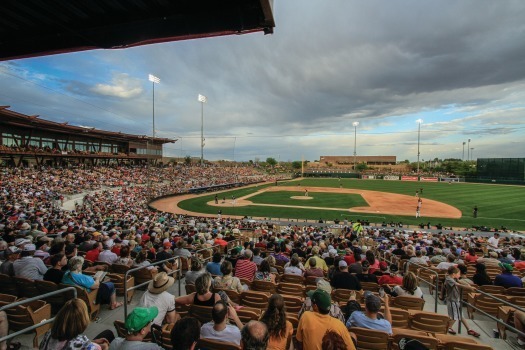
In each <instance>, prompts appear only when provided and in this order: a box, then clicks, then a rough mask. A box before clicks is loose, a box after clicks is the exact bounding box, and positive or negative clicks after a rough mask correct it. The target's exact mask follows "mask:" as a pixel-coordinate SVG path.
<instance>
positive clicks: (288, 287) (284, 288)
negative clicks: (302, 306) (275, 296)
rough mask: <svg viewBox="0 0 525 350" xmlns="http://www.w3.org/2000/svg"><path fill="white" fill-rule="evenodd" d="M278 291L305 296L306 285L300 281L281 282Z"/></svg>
mask: <svg viewBox="0 0 525 350" xmlns="http://www.w3.org/2000/svg"><path fill="white" fill-rule="evenodd" d="M277 293H279V294H288V295H295V296H298V297H303V296H304V286H303V285H302V284H298V283H287V282H280V283H279V284H278V285H277Z"/></svg>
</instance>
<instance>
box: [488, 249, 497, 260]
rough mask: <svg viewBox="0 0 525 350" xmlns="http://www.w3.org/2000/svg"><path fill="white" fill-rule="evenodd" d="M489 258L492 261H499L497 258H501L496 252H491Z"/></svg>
mask: <svg viewBox="0 0 525 350" xmlns="http://www.w3.org/2000/svg"><path fill="white" fill-rule="evenodd" d="M489 256H490V257H491V258H492V259H497V258H499V254H498V252H495V251H491V252H490V253H489Z"/></svg>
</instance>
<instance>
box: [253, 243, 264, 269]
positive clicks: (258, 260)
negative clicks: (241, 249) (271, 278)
mask: <svg viewBox="0 0 525 350" xmlns="http://www.w3.org/2000/svg"><path fill="white" fill-rule="evenodd" d="M255 246H257V245H255ZM263 260H264V259H263V258H262V257H261V248H255V249H254V250H253V262H254V263H255V265H257V266H259V265H261V263H262V261H263Z"/></svg>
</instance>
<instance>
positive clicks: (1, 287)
mask: <svg viewBox="0 0 525 350" xmlns="http://www.w3.org/2000/svg"><path fill="white" fill-rule="evenodd" d="M0 293H2V294H9V295H16V296H18V289H17V288H16V283H15V279H14V277H11V276H8V275H4V274H3V273H0Z"/></svg>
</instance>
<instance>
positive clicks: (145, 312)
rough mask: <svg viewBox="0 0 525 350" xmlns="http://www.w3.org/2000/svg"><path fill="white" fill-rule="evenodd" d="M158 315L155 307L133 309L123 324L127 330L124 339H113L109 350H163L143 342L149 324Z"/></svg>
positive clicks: (149, 329) (149, 328)
mask: <svg viewBox="0 0 525 350" xmlns="http://www.w3.org/2000/svg"><path fill="white" fill-rule="evenodd" d="M158 314H159V309H158V308H157V307H156V306H152V307H136V308H135V309H133V311H131V313H130V314H129V315H128V316H127V317H126V322H125V323H124V327H125V328H126V330H127V335H126V338H115V340H113V341H112V342H111V344H110V346H109V350H163V349H162V348H161V347H160V346H158V345H157V344H155V343H146V342H143V340H144V338H145V337H146V336H147V335H148V334H149V332H150V331H151V323H152V322H153V320H154V319H155V317H157V315H158Z"/></svg>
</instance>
